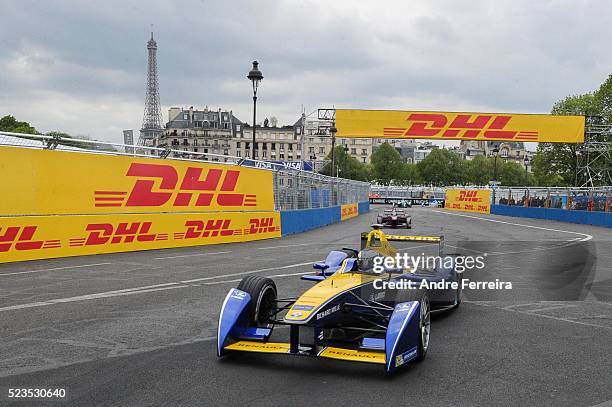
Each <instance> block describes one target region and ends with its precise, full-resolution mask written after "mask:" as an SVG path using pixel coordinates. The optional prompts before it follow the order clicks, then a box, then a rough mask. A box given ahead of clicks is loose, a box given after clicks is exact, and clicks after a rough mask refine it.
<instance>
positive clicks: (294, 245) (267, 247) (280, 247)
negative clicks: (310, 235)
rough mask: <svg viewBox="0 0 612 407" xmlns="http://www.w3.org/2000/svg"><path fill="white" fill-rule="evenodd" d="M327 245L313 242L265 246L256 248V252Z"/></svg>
mask: <svg viewBox="0 0 612 407" xmlns="http://www.w3.org/2000/svg"><path fill="white" fill-rule="evenodd" d="M326 244H328V243H321V242H314V243H297V244H286V245H281V246H266V247H258V248H257V250H273V249H285V248H288V247H299V246H315V245H326Z"/></svg>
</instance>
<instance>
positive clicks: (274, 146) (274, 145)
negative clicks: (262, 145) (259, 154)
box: [271, 143, 276, 151]
mask: <svg viewBox="0 0 612 407" xmlns="http://www.w3.org/2000/svg"><path fill="white" fill-rule="evenodd" d="M271 150H272V151H275V150H276V143H272V145H271Z"/></svg>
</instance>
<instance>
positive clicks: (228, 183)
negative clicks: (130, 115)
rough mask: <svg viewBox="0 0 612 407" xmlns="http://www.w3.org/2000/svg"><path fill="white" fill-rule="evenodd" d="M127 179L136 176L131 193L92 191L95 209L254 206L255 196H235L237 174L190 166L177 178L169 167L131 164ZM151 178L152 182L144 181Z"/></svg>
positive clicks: (172, 168) (175, 173)
mask: <svg viewBox="0 0 612 407" xmlns="http://www.w3.org/2000/svg"><path fill="white" fill-rule="evenodd" d="M126 176H128V177H138V179H137V180H136V182H135V183H134V186H133V187H132V190H131V191H130V192H129V193H127V192H125V191H94V205H95V206H96V207H121V206H125V207H134V206H162V205H166V204H167V203H168V202H171V204H172V206H174V207H188V206H191V205H193V206H210V205H211V204H213V202H214V203H216V204H217V205H219V206H225V207H235V206H256V205H257V196H256V195H254V194H239V193H235V192H234V190H235V189H236V184H237V183H238V178H239V176H240V171H236V170H223V169H215V168H213V169H210V170H208V171H204V169H203V168H197V167H189V168H187V171H186V172H185V175H184V176H183V177H182V179H180V183H179V174H178V172H177V170H176V168H174V167H173V166H171V165H167V164H143V163H132V164H131V165H130V168H129V169H128V171H127V173H126ZM143 178H151V179H143Z"/></svg>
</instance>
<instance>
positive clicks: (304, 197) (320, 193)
mask: <svg viewBox="0 0 612 407" xmlns="http://www.w3.org/2000/svg"><path fill="white" fill-rule="evenodd" d="M369 193H370V184H369V183H367V182H360V181H352V180H347V179H343V178H334V177H328V176H324V175H320V174H317V173H312V172H305V171H301V172H290V171H285V170H277V171H276V172H275V174H274V202H275V203H276V209H277V210H290V209H307V208H328V207H330V206H337V205H345V204H354V203H358V202H365V201H367V200H368V195H369Z"/></svg>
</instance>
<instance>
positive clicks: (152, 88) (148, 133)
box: [138, 32, 162, 146]
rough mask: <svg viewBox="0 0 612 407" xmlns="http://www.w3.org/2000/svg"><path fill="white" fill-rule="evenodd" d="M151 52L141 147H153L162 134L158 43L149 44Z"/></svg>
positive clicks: (139, 139) (139, 143)
mask: <svg viewBox="0 0 612 407" xmlns="http://www.w3.org/2000/svg"><path fill="white" fill-rule="evenodd" d="M147 50H148V51H149V65H148V70H147V93H146V97H145V111H144V118H143V120H142V129H140V137H139V138H138V145H139V146H152V145H153V140H155V139H156V138H157V137H158V136H159V135H160V134H161V132H162V125H161V123H162V117H161V106H160V103H159V86H158V79H157V43H156V42H155V40H154V39H153V32H151V39H150V40H149V42H147Z"/></svg>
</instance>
